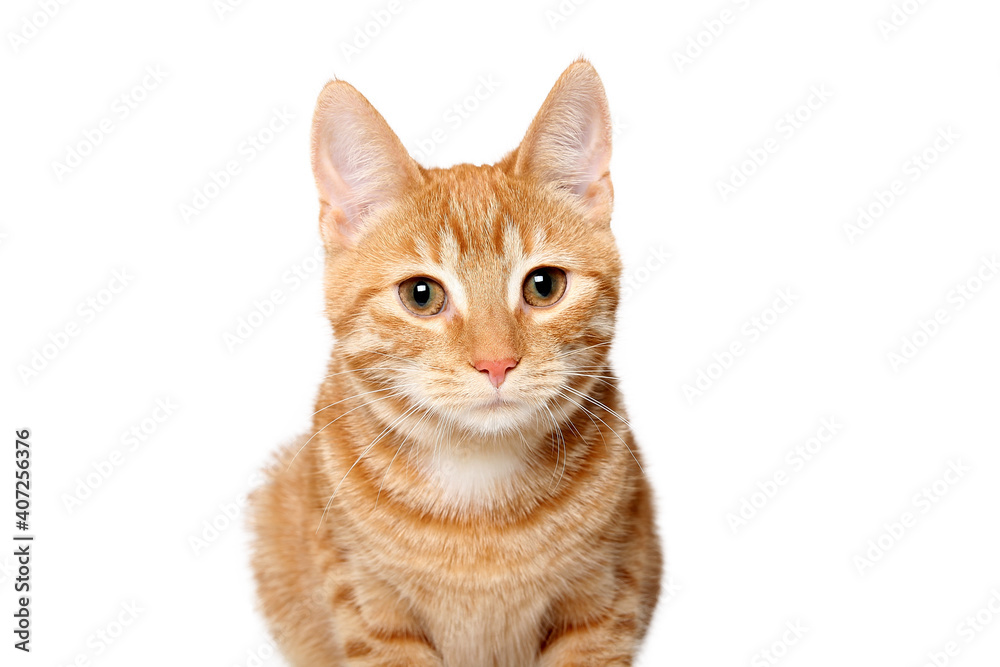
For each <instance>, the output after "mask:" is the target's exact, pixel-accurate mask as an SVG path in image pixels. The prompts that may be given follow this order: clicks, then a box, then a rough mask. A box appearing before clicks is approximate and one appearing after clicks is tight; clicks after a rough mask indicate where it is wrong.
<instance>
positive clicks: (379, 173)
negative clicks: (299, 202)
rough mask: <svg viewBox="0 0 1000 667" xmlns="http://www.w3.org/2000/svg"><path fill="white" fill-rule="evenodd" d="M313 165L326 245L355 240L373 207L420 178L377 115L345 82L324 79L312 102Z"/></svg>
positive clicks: (420, 181)
mask: <svg viewBox="0 0 1000 667" xmlns="http://www.w3.org/2000/svg"><path fill="white" fill-rule="evenodd" d="M312 165H313V174H314V175H315V177H316V187H317V188H318V189H319V200H320V231H321V232H322V234H323V239H324V241H325V242H326V243H327V244H328V245H335V246H347V245H350V244H352V243H354V242H355V241H356V240H357V238H358V237H359V236H360V235H361V234H362V233H363V232H364V229H365V226H366V224H367V223H368V221H369V220H370V219H371V216H372V215H373V214H374V213H375V212H377V211H378V210H379V209H381V208H383V207H384V206H386V205H387V204H389V203H391V202H392V201H393V200H395V199H397V198H398V197H400V196H401V195H402V194H403V193H404V192H406V191H407V190H409V189H410V188H412V187H414V186H417V185H419V184H420V183H422V182H423V175H422V174H421V171H420V167H419V166H418V165H417V163H416V162H415V161H414V160H413V158H412V157H410V155H409V153H407V152H406V148H404V147H403V143H402V142H401V141H400V140H399V137H397V136H396V134H395V133H394V132H393V131H392V129H391V128H390V127H389V124H388V123H386V122H385V119H384V118H382V115H381V114H380V113H379V112H378V111H376V110H375V107H373V106H372V105H371V104H370V103H369V102H368V100H367V99H365V97H364V95H362V94H361V93H359V92H358V91H357V90H356V89H355V88H354V87H353V86H352V85H350V84H349V83H346V82H344V81H331V82H330V83H328V84H327V85H326V87H325V88H323V92H322V93H320V96H319V101H317V103H316V113H315V114H314V115H313V125H312Z"/></svg>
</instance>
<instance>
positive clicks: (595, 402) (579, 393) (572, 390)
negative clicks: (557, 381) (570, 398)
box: [563, 385, 632, 428]
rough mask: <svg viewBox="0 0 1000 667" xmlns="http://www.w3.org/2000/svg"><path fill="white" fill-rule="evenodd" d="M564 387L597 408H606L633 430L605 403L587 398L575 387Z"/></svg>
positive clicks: (630, 426) (629, 425)
mask: <svg viewBox="0 0 1000 667" xmlns="http://www.w3.org/2000/svg"><path fill="white" fill-rule="evenodd" d="M563 387H564V388H565V389H568V390H569V391H571V392H573V393H574V394H576V395H577V396H579V397H580V398H584V399H586V400H588V401H590V402H591V403H593V404H594V405H596V406H598V407H600V408H604V409H605V410H607V411H608V412H610V413H611V414H613V415H614V416H615V417H617V418H618V419H619V420H621V422H622V423H623V424H625V425H626V426H628V427H629V428H632V425H631V424H629V423H628V420H627V419H625V418H624V417H622V416H621V415H620V414H618V413H617V412H615V411H614V410H612V409H611V408H609V407H608V406H606V405H604V403H601V402H600V401H598V400H597V399H595V398H591V397H590V396H587V395H586V394H584V393H583V392H581V391H577V390H576V389H573V387H570V386H567V385H563Z"/></svg>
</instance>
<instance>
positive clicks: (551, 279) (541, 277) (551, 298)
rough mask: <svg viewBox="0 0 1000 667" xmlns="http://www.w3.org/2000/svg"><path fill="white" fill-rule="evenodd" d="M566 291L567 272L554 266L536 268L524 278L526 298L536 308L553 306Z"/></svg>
mask: <svg viewBox="0 0 1000 667" xmlns="http://www.w3.org/2000/svg"><path fill="white" fill-rule="evenodd" d="M565 292H566V272H565V271H563V270H562V269H557V268H555V267H552V266H543V267H541V268H538V269H535V270H534V271H532V272H531V273H529V274H528V277H527V278H525V279H524V287H523V293H524V300H525V301H526V302H527V303H528V305H530V306H534V307H535V308H544V307H545V306H551V305H553V304H554V303H555V302H557V301H559V299H561V298H562V295H563V294H564V293H565Z"/></svg>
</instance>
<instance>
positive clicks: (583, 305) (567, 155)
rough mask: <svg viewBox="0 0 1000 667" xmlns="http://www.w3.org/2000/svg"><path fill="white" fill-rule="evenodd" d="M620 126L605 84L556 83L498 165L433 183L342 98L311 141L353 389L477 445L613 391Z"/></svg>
mask: <svg viewBox="0 0 1000 667" xmlns="http://www.w3.org/2000/svg"><path fill="white" fill-rule="evenodd" d="M610 159H611V118H610V114H609V111H608V104H607V100H606V97H605V94H604V87H603V85H602V84H601V81H600V78H599V77H598V76H597V72H596V71H595V70H594V68H593V67H592V66H591V65H590V64H589V63H588V62H586V61H583V60H580V61H577V62H575V63H573V64H572V65H570V67H569V68H568V69H567V70H566V71H565V72H564V73H563V74H562V76H561V77H560V78H559V80H558V81H557V82H556V84H555V86H554V87H553V88H552V91H551V92H550V93H549V95H548V97H547V98H546V99H545V102H544V103H543V105H542V107H541V110H540V111H539V112H538V114H537V115H536V117H535V119H534V120H533V122H532V123H531V125H530V127H529V128H528V131H527V133H526V134H525V136H524V139H523V140H522V141H521V144H520V145H519V146H518V147H517V148H516V149H515V150H514V151H512V152H511V153H509V154H508V155H507V156H506V157H504V158H503V159H502V160H500V161H499V162H498V163H496V164H493V165H481V166H473V165H469V164H461V165H457V166H455V167H451V168H449V169H425V168H423V167H422V166H420V165H419V164H417V163H416V162H415V161H414V160H413V158H411V157H410V156H409V154H408V153H407V151H406V150H405V149H404V147H403V144H402V143H401V142H400V140H399V139H398V138H397V137H396V135H395V134H394V133H393V131H392V130H391V129H390V128H389V126H388V124H387V123H386V122H385V120H384V119H383V118H382V116H381V115H380V114H379V113H378V112H377V111H376V110H375V109H374V107H372V105H371V104H370V103H369V102H368V100H366V99H365V98H364V97H363V96H362V95H361V94H360V93H359V92H358V91H357V90H355V89H354V88H353V87H352V86H351V85H349V84H347V83H345V82H343V81H331V82H330V83H329V84H327V86H326V87H325V88H324V89H323V92H322V93H321V94H320V97H319V102H318V104H317V107H316V113H315V116H314V119H313V128H312V162H313V170H314V173H315V176H316V183H317V186H318V188H319V195H320V232H321V235H322V238H323V242H324V245H325V247H326V254H327V263H326V264H327V265H326V273H325V300H326V311H327V314H328V317H329V319H330V321H331V324H332V325H333V330H334V336H335V338H336V339H337V346H338V356H339V358H340V359H341V360H342V362H343V364H344V370H343V373H344V374H346V375H347V377H349V378H350V380H351V383H352V384H351V386H352V387H354V388H357V389H358V390H359V391H371V392H373V393H376V394H375V395H377V392H380V391H381V392H385V393H384V394H383V395H381V396H380V398H384V399H386V400H380V404H379V407H380V410H381V411H383V412H384V413H385V415H386V416H392V415H394V414H395V415H397V416H398V415H399V414H403V412H405V411H406V410H412V411H413V412H411V414H416V413H417V411H419V413H421V414H425V415H427V416H428V418H429V419H432V420H436V421H438V422H440V423H444V424H448V425H451V426H455V427H458V428H461V429H465V430H467V431H469V432H474V433H478V434H480V435H490V434H505V433H506V434H509V433H514V432H518V431H519V430H521V429H524V428H526V427H528V426H530V425H532V424H536V425H537V424H540V423H541V424H544V423H546V422H547V421H548V420H550V419H555V420H557V421H562V418H560V415H563V416H565V415H567V414H569V413H571V412H573V411H574V409H575V408H574V406H576V405H579V404H580V403H581V398H580V397H579V396H577V395H576V394H574V392H580V393H585V392H586V391H587V390H588V388H589V387H591V386H592V385H593V384H594V383H595V382H598V381H601V380H600V378H595V377H594V376H601V375H604V374H605V373H602V372H601V369H602V368H604V366H605V363H606V362H605V360H606V356H607V352H608V346H609V345H610V342H611V338H612V335H613V327H614V317H615V311H616V308H617V305H618V282H619V275H620V272H621V264H620V260H619V257H618V252H617V249H616V247H615V242H614V238H613V236H612V234H611V229H610V222H611V208H612V197H613V193H612V186H611V178H610V175H609V172H608V165H609V162H610Z"/></svg>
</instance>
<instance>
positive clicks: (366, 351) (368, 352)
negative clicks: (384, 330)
mask: <svg viewBox="0 0 1000 667" xmlns="http://www.w3.org/2000/svg"><path fill="white" fill-rule="evenodd" d="M357 354H381V355H382V356H383V357H389V358H390V359H399V360H400V361H405V362H407V363H411V364H413V365H414V366H422V367H425V368H433V369H434V370H436V371H444V372H445V373H447V372H448V370H447V369H445V368H441V367H440V366H431V365H429V364H418V363H417V362H416V361H414V360H413V359H407V358H406V357H399V356H396V355H395V354H387V353H386V352H379V351H377V350H363V351H362V352H359V353H357ZM355 356H357V355H355Z"/></svg>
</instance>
